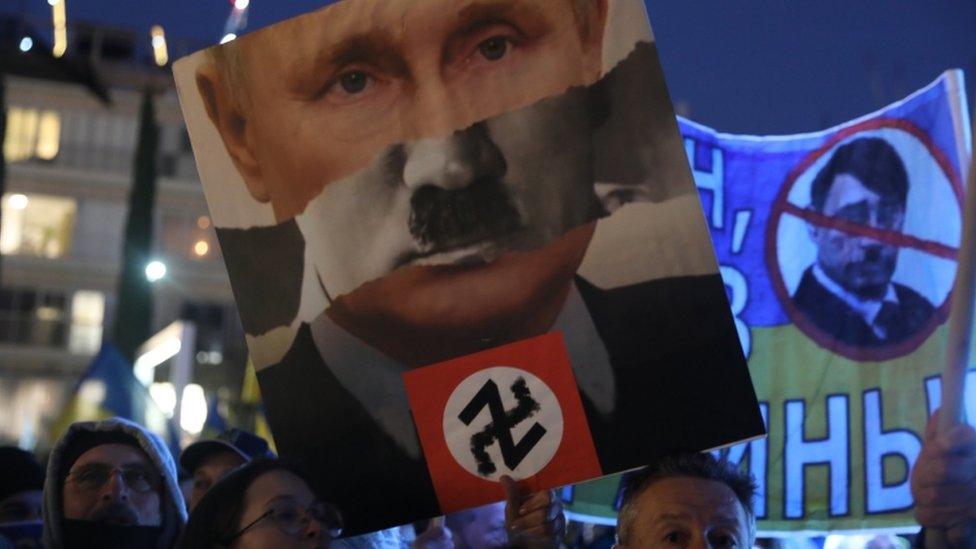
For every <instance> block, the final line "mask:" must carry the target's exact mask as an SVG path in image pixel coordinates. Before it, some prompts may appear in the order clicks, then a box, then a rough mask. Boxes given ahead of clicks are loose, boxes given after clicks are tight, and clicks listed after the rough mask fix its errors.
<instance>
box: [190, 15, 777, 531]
mask: <svg viewBox="0 0 976 549" xmlns="http://www.w3.org/2000/svg"><path fill="white" fill-rule="evenodd" d="M174 74H175V76H176V80H177V85H178V88H179V91H180V98H181V103H182V106H183V109H184V113H185V115H186V119H187V126H188V129H189V132H190V137H191V141H192V144H193V149H194V153H195V155H196V158H197V163H198V167H199V172H200V176H201V180H202V182H203V185H204V190H205V193H206V196H207V200H208V203H209V205H210V208H211V212H212V218H213V220H214V224H215V226H216V228H217V233H218V237H219V239H220V244H221V251H222V253H223V256H224V259H225V262H226V264H227V267H228V272H229V274H230V279H231V284H232V287H233V290H234V295H235V299H236V301H237V304H238V307H239V309H240V312H241V319H242V322H243V325H244V329H245V332H246V334H247V338H248V344H249V349H250V351H251V355H252V358H253V359H254V361H255V366H256V368H257V377H258V381H259V383H260V385H261V391H262V395H263V399H264V403H265V406H266V408H267V416H268V421H269V424H270V426H271V429H272V432H273V434H274V438H275V442H276V444H277V447H278V449H279V451H280V452H281V454H282V455H284V456H287V457H292V458H299V459H301V460H303V461H304V462H305V463H306V465H307V467H308V468H309V470H310V478H311V481H312V484H313V485H314V487H315V488H316V489H317V490H318V491H319V492H321V495H322V496H323V497H326V498H328V499H330V500H332V501H333V502H334V503H335V504H337V505H338V506H339V507H340V508H341V509H342V511H343V512H344V513H345V515H346V516H347V526H348V528H347V531H348V532H349V533H353V534H354V533H359V532H364V531H368V530H375V529H378V528H382V527H386V526H391V525H394V524H402V523H406V522H409V521H412V520H416V519H420V518H425V517H429V516H433V515H437V514H441V513H445V512H450V511H453V510H457V509H460V508H464V507H469V506H474V505H478V504H481V503H487V502H490V501H497V500H500V499H502V498H503V491H502V488H501V486H500V485H499V484H498V479H499V478H500V476H501V475H503V474H507V475H511V476H513V477H514V478H516V479H518V480H520V481H522V482H523V483H524V485H525V487H526V488H528V489H533V490H536V489H542V488H549V487H553V486H556V485H561V484H565V483H570V482H574V481H579V480H583V479H587V478H593V477H595V476H600V475H605V474H609V473H612V472H616V471H621V470H624V469H628V468H633V467H637V466H640V465H641V464H643V463H645V462H646V461H648V460H649V459H652V458H654V457H655V456H658V455H660V454H662V453H665V452H672V451H676V450H705V449H709V448H714V447H719V446H724V445H727V444H730V443H733V442H736V441H742V440H747V439H753V438H756V437H759V436H762V435H763V433H764V429H763V423H762V419H761V416H760V414H759V408H758V405H757V402H756V399H755V394H754V392H753V389H752V385H751V382H750V379H749V374H748V371H747V368H746V364H745V361H744V357H743V355H742V351H741V348H740V346H739V341H738V337H737V332H736V329H735V326H734V323H733V319H732V315H731V314H730V312H729V303H728V300H727V298H726V291H725V287H724V285H723V282H722V279H721V277H720V275H719V271H718V265H717V263H716V261H715V256H714V253H713V251H712V247H711V243H710V241H709V235H708V230H707V228H706V226H705V223H704V220H703V216H702V211H701V204H700V202H699V199H698V194H697V192H696V190H695V186H694V181H693V180H692V177H691V172H690V170H689V168H688V163H687V160H686V159H685V155H684V148H683V146H682V142H681V138H680V136H679V134H678V128H677V124H676V121H675V118H674V113H673V110H672V108H671V105H670V101H669V98H668V94H667V89H666V87H665V85H664V80H663V75H662V73H661V67H660V64H659V62H658V58H657V52H656V49H655V45H654V41H653V37H652V35H651V32H650V27H649V26H648V23H647V19H646V14H645V13H644V8H643V3H642V2H640V1H639V0H613V1H609V2H607V1H605V0H559V1H553V2H545V3H540V2H536V1H534V0H504V1H503V0H460V1H458V0H346V1H344V2H340V3H337V4H334V5H332V6H329V7H327V8H324V9H321V10H318V11H314V12H310V13H308V14H305V15H302V16H300V17H297V18H294V19H291V20H288V21H285V22H282V23H279V24H278V25H275V26H272V27H269V28H267V29H263V30H261V31H258V32H255V33H253V34H250V35H248V36H244V37H241V38H238V39H237V40H235V41H233V42H230V43H228V44H224V45H222V46H217V47H214V48H212V49H210V50H207V51H204V52H200V53H197V54H194V55H193V56H190V57H188V58H185V59H183V60H180V61H179V62H177V63H176V65H175V66H174Z"/></svg>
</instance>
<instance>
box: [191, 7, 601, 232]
mask: <svg viewBox="0 0 976 549" xmlns="http://www.w3.org/2000/svg"><path fill="white" fill-rule="evenodd" d="M605 11H606V7H605V4H604V1H603V0H554V1H553V2H547V3H539V2H535V1H531V0H461V1H457V0H354V1H344V2H339V3H337V4H335V5H333V6H331V7H329V8H327V9H324V10H319V11H316V12H312V13H310V14H307V15H305V16H302V17H298V18H295V19H291V20H288V21H285V22H283V23H281V24H278V25H275V26H273V27H270V28H268V29H265V30H263V31H260V32H257V33H255V34H253V35H251V36H248V37H245V38H243V39H240V40H238V41H237V42H239V43H236V44H232V45H231V47H230V48H228V49H226V50H225V52H224V53H225V55H223V56H221V58H222V63H221V65H223V66H222V67H210V68H205V69H204V70H201V72H200V74H199V75H198V79H197V80H198V85H199V87H200V90H201V92H202V94H203V96H204V99H205V103H206V104H207V107H208V113H209V114H210V116H211V118H212V119H213V120H214V122H215V124H216V125H217V127H218V130H219V131H220V132H221V135H222V137H223V138H224V141H225V144H226V145H227V148H228V152H229V153H230V155H231V158H232V159H233V161H234V163H235V165H236V166H237V168H238V170H239V171H240V172H241V174H242V176H243V177H244V179H245V182H246V183H247V185H248V188H249V190H250V191H251V193H252V195H253V196H254V197H255V198H257V199H258V200H261V201H270V202H271V204H272V206H273V208H274V211H275V215H276V217H277V218H278V219H279V220H285V219H289V218H291V217H292V216H294V215H295V214H297V213H299V212H301V211H302V210H303V209H304V207H305V204H306V203H307V202H308V201H309V199H311V198H312V197H313V196H315V195H316V194H317V193H318V192H319V191H320V190H321V189H322V188H323V186H325V185H326V184H328V183H330V182H332V181H334V180H337V179H339V178H340V177H342V176H344V175H348V174H350V173H352V172H355V171H357V170H358V169H360V168H362V167H364V166H366V165H367V164H368V163H369V162H370V161H372V160H373V158H374V157H375V155H376V154H377V153H378V152H379V151H380V150H381V149H382V148H383V147H385V146H387V145H390V144H393V143H400V142H409V141H415V140H417V139H421V138H436V137H444V136H447V135H449V134H450V133H451V132H453V131H455V130H459V129H462V128H466V127H468V126H470V125H471V124H473V123H475V122H477V121H479V120H483V119H485V118H489V117H491V116H494V115H497V114H500V113H502V112H506V111H509V110H513V109H516V108H519V107H523V106H525V105H528V104H530V103H533V102H535V101H537V100H539V99H541V98H543V97H547V96H551V95H556V94H559V93H562V92H563V91H565V90H566V89H568V88H569V87H571V86H575V85H583V84H588V83H591V82H593V81H595V80H596V78H598V76H599V72H600V58H601V51H602V50H601V44H602V22H603V17H604V15H605Z"/></svg>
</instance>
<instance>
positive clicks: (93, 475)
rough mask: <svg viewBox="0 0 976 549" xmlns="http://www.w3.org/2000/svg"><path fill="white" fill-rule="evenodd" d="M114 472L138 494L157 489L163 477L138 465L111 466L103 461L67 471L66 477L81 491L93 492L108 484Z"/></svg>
mask: <svg viewBox="0 0 976 549" xmlns="http://www.w3.org/2000/svg"><path fill="white" fill-rule="evenodd" d="M116 473H118V474H120V475H122V481H123V482H125V485H126V487H127V488H128V489H129V490H132V491H133V492H138V493H140V494H145V493H147V492H152V491H155V490H158V489H159V486H160V484H161V483H162V478H163V477H162V475H161V474H158V473H154V472H153V471H151V470H150V469H149V468H148V467H142V466H139V465H134V466H132V465H130V466H125V467H113V466H111V465H107V464H105V463H90V464H88V465H82V466H80V467H78V468H77V469H75V470H72V471H69V472H68V479H69V480H70V481H71V483H72V484H74V485H75V486H76V487H77V488H78V489H79V490H81V491H83V492H95V491H98V490H101V489H102V487H103V486H105V485H106V484H108V480H109V479H110V478H112V477H113V476H114V475H115V474H116Z"/></svg>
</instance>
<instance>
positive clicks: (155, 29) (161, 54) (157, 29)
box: [149, 25, 169, 67]
mask: <svg viewBox="0 0 976 549" xmlns="http://www.w3.org/2000/svg"><path fill="white" fill-rule="evenodd" d="M149 35H150V37H151V42H152V49H153V58H154V59H155V60H156V65H158V66H160V67H165V66H166V63H168V62H169V51H168V50H167V48H166V33H165V32H164V31H163V27H161V26H159V25H153V26H152V29H150V31H149Z"/></svg>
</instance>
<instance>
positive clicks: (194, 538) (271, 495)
mask: <svg viewBox="0 0 976 549" xmlns="http://www.w3.org/2000/svg"><path fill="white" fill-rule="evenodd" d="M341 531H342V518H341V517H340V515H339V513H338V511H336V509H335V508H334V507H332V506H331V505H329V504H328V503H325V502H323V501H321V500H319V499H318V498H317V497H316V496H315V494H314V493H313V492H312V489H311V488H310V487H309V485H308V482H306V481H305V479H304V475H303V474H302V473H301V472H300V471H299V470H298V469H296V468H294V467H293V466H291V465H288V464H287V463H285V462H282V461H278V460H275V459H261V460H257V461H253V462H251V463H248V464H246V465H243V466H241V468H239V469H237V470H235V471H234V472H232V473H230V474H229V475H227V476H226V477H225V478H224V479H222V480H221V481H220V482H218V483H217V484H216V485H214V487H213V488H211V489H210V491H209V492H207V494H206V495H205V496H204V497H203V499H201V500H200V503H199V504H197V507H196V508H194V510H193V513H192V514H191V515H190V520H189V522H187V525H186V529H185V530H184V531H183V536H182V537H181V538H180V541H179V543H178V547H180V548H181V549H211V548H214V547H234V548H239V549H246V548H250V547H280V548H282V549H287V548H292V547H294V548H300V547H302V548H303V547H329V545H330V543H331V542H332V540H333V539H335V538H336V537H338V536H339V534H340V533H341Z"/></svg>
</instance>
